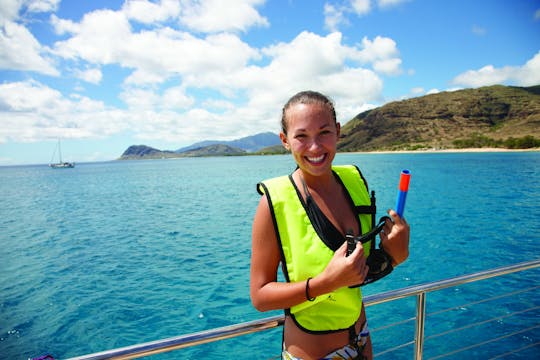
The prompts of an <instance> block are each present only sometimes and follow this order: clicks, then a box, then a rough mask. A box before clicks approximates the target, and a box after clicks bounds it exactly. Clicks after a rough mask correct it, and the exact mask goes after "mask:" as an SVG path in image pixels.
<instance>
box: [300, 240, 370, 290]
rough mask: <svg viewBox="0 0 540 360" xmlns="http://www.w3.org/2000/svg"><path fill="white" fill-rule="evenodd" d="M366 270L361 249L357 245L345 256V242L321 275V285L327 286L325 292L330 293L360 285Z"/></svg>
mask: <svg viewBox="0 0 540 360" xmlns="http://www.w3.org/2000/svg"><path fill="white" fill-rule="evenodd" d="M368 270H369V267H368V266H367V264H366V257H365V255H364V249H363V247H362V246H360V245H357V246H356V248H355V249H354V251H353V252H352V253H351V254H350V255H349V256H347V242H344V243H343V245H341V247H340V248H339V249H337V250H336V252H335V253H334V256H333V257H332V259H331V260H330V262H329V263H328V265H327V266H326V268H325V269H324V271H323V272H322V273H321V275H320V276H321V279H320V280H321V283H326V284H327V285H326V287H327V292H331V291H334V290H335V289H338V288H340V287H343V286H353V285H358V284H361V283H362V282H364V279H365V278H366V276H367V273H368ZM310 285H311V283H310Z"/></svg>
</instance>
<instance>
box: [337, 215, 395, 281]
mask: <svg viewBox="0 0 540 360" xmlns="http://www.w3.org/2000/svg"><path fill="white" fill-rule="evenodd" d="M386 220H390V221H392V219H391V218H390V217H388V216H383V217H381V218H380V219H379V223H378V224H377V226H375V227H374V228H373V229H372V230H371V231H370V232H368V233H366V234H364V235H362V236H353V235H352V234H347V235H345V237H346V239H347V256H349V255H350V254H351V253H352V252H353V251H354V249H356V245H357V244H358V243H360V244H364V243H366V242H368V241H370V240H371V249H370V252H369V256H368V258H367V259H366V264H367V265H368V266H369V270H368V274H367V275H366V278H365V279H364V282H362V283H361V284H358V285H354V286H350V287H351V288H355V287H358V286H363V285H367V284H370V283H372V282H375V281H377V280H379V279H382V278H383V277H385V276H386V275H388V274H390V273H391V272H392V270H394V267H393V266H392V258H391V257H390V255H388V254H387V253H386V251H384V249H382V248H378V249H377V248H375V243H376V238H375V237H376V236H377V235H378V234H379V233H380V232H381V231H382V229H383V228H384V224H385V223H386ZM379 246H380V244H379Z"/></svg>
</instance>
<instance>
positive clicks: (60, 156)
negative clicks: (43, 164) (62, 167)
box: [58, 139, 62, 164]
mask: <svg viewBox="0 0 540 360" xmlns="http://www.w3.org/2000/svg"><path fill="white" fill-rule="evenodd" d="M58 158H59V159H60V161H59V163H60V164H61V163H62V147H61V146H60V139H58Z"/></svg>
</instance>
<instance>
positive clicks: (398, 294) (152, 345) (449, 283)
mask: <svg viewBox="0 0 540 360" xmlns="http://www.w3.org/2000/svg"><path fill="white" fill-rule="evenodd" d="M539 266H540V259H537V260H532V261H527V262H522V263H518V264H515V265H509V266H504V267H500V268H496V269H492V270H486V271H481V272H478V273H474V274H470V275H464V276H458V277H455V278H450V279H446V280H442V281H435V282H430V283H425V284H422V285H415V286H410V287H406V288H403V289H399V290H393V291H388V292H385V293H381V294H375V295H369V296H366V297H365V298H364V305H365V306H373V305H376V304H381V303H385V302H389V301H392V300H397V299H402V298H406V297H409V296H413V295H418V294H420V293H425V292H431V291H436V290H440V289H445V288H448V287H453V286H457V285H461V284H465V283H470V282H473V281H478V280H484V279H488V278H492V277H495V276H501V275H506V274H510V273H514V272H517V271H523V270H528V269H533V268H536V267H539ZM284 321H285V317H284V315H277V316H273V317H268V318H264V319H260V320H255V321H250V322H245V323H240V324H235V325H231V326H225V327H221V328H216V329H210V330H207V331H201V332H197V333H192V334H187V335H181V336H177V337H172V338H167V339H162V340H156V341H152V342H147V343H142V344H137V345H132V346H127V347H123V348H117V349H112V350H107V351H102V352H98V353H94V354H88V355H82V356H78V357H74V358H71V359H70V360H101V359H135V358H139V357H143V356H148V355H155V354H159V353H163V352H168V351H172V350H178V349H183V348H187V347H191V346H195V345H200V344H205V343H209V342H214V341H218V340H224V339H229V338H233V337H237V336H241V335H246V334H251V333H255V332H259V331H263V330H269V329H273V328H276V327H278V326H282V325H283V323H284Z"/></svg>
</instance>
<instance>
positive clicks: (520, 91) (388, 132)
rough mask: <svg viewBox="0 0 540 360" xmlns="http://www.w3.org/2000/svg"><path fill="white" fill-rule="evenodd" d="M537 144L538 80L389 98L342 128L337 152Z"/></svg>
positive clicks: (539, 116) (539, 132) (539, 128)
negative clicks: (535, 83) (529, 83)
mask: <svg viewBox="0 0 540 360" xmlns="http://www.w3.org/2000/svg"><path fill="white" fill-rule="evenodd" d="M486 146H490V147H509V148H526V147H539V146H540V85H539V86H533V87H528V88H523V87H513V86H501V85H496V86H489V87H482V88H478V89H467V90H459V91H453V92H441V93H438V94H433V95H426V96H422V97H418V98H413V99H408V100H403V101H396V102H392V103H388V104H386V105H384V106H382V107H379V108H376V109H372V110H369V111H365V112H363V113H361V114H358V115H357V116H356V117H355V118H354V119H352V120H351V121H349V122H348V123H346V124H345V125H344V126H343V127H342V131H341V139H340V141H339V144H338V149H339V151H373V150H416V149H452V148H463V147H486Z"/></svg>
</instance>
